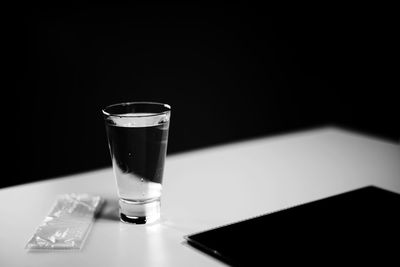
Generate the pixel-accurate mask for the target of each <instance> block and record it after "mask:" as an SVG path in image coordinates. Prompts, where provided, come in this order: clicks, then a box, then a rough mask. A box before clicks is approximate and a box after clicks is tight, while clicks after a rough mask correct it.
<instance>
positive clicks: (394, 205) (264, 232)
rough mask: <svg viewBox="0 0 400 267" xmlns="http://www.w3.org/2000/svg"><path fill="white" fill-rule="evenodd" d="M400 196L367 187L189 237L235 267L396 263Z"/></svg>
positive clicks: (190, 241) (399, 248)
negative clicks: (373, 262) (375, 261)
mask: <svg viewBox="0 0 400 267" xmlns="http://www.w3.org/2000/svg"><path fill="white" fill-rule="evenodd" d="M399 213H400V195H399V194H397V193H394V192H391V191H387V190H384V189H381V188H378V187H375V186H368V187H364V188H361V189H357V190H353V191H350V192H346V193H342V194H339V195H335V196H331V197H328V198H324V199H321V200H317V201H313V202H309V203H306V204H302V205H299V206H295V207H292V208H289V209H285V210H281V211H277V212H274V213H270V214H266V215H262V216H259V217H256V218H252V219H248V220H245V221H240V222H237V223H233V224H230V225H226V226H222V227H219V228H215V229H212V230H208V231H204V232H200V233H196V234H192V235H188V236H185V239H186V240H187V241H188V244H190V245H192V246H194V247H196V248H198V249H200V250H201V251H203V252H205V253H207V254H210V255H212V256H214V257H216V258H218V259H220V260H222V261H223V262H225V263H228V264H230V265H235V266H255V265H257V266H260V265H261V266H263V265H270V264H269V263H271V264H273V263H274V262H276V263H280V264H281V263H295V264H300V263H306V264H318V265H326V264H332V263H336V264H346V263H371V261H374V260H378V261H379V262H380V263H382V262H398V254H399V253H400V247H399V232H400V221H399V215H400V214H399Z"/></svg>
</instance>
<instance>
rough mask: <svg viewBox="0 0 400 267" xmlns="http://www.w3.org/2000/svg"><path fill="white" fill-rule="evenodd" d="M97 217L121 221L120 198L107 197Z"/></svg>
mask: <svg viewBox="0 0 400 267" xmlns="http://www.w3.org/2000/svg"><path fill="white" fill-rule="evenodd" d="M96 217H97V219H104V220H111V221H119V220H120V219H119V203H118V199H112V198H107V199H105V200H104V204H103V207H102V209H101V210H100V212H99V213H98V214H97V216H96Z"/></svg>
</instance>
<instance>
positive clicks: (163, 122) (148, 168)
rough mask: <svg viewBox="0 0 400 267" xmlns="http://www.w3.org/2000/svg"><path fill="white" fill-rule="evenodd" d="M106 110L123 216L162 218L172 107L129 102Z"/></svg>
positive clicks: (128, 218) (140, 219)
mask: <svg viewBox="0 0 400 267" xmlns="http://www.w3.org/2000/svg"><path fill="white" fill-rule="evenodd" d="M102 112H103V115H104V120H105V125H106V131H107V138H108V145H109V148H110V154H111V160H112V166H113V170H114V176H115V178H116V182H117V187H118V194H119V197H120V199H119V206H120V219H121V221H123V222H129V223H136V224H145V223H151V222H154V221H156V220H157V219H158V218H159V217H160V198H161V191H162V180H163V172H164V161H165V156H166V153H167V143H168V129H169V120H170V116H171V107H170V106H169V105H167V104H162V103H154V102H127V103H119V104H114V105H110V106H107V107H106V108H104V109H103V110H102Z"/></svg>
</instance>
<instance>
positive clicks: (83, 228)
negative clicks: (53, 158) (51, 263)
mask: <svg viewBox="0 0 400 267" xmlns="http://www.w3.org/2000/svg"><path fill="white" fill-rule="evenodd" d="M101 205H102V199H101V197H99V196H91V195H88V194H66V195H60V196H59V197H58V199H57V201H56V203H55V204H54V206H53V208H52V209H51V211H50V213H49V214H48V215H47V217H46V218H45V219H44V220H43V222H42V223H41V224H40V225H39V227H38V228H37V229H36V231H35V233H34V234H33V236H32V238H31V239H30V240H29V242H28V243H27V244H26V247H25V248H26V249H31V250H35V249H38V250H41V249H47V250H49V249H55V250H57V249H59V250H72V249H74V250H75V249H76V250H79V249H81V248H82V246H83V244H84V242H85V240H86V237H87V236H88V234H89V232H90V229H91V226H92V224H93V221H94V218H95V215H96V213H97V212H98V211H99V209H100V207H101Z"/></svg>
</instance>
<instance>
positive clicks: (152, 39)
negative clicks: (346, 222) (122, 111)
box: [0, 3, 399, 187]
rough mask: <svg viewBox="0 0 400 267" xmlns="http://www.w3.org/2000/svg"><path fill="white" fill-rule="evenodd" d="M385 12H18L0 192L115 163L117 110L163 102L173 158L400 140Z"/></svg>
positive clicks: (10, 15)
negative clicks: (316, 139) (106, 118)
mask: <svg viewBox="0 0 400 267" xmlns="http://www.w3.org/2000/svg"><path fill="white" fill-rule="evenodd" d="M390 10H391V8H390V7H383V8H377V7H375V6H356V7H350V6H348V5H346V6H340V5H338V6H334V5H328V4H327V5H325V6H321V5H319V6H290V7H279V8H277V7H268V6H252V5H243V4H242V5H221V6H216V5H213V6H206V5H197V4H179V5H178V4H170V3H169V4H138V5H132V6H129V7H128V6H92V7H80V8H68V9H66V8H63V9H61V8H32V7H26V6H25V7H20V6H14V7H10V8H9V9H8V10H7V11H6V12H5V13H6V14H5V16H4V18H5V20H6V23H5V24H4V25H5V27H4V28H5V29H4V30H3V44H5V45H6V49H4V51H3V53H4V55H3V56H4V58H5V59H6V60H5V61H4V62H5V66H6V69H7V71H6V72H5V74H6V76H7V77H6V79H11V83H8V84H11V86H10V85H4V86H5V87H4V89H5V90H3V97H2V99H3V101H2V102H3V103H2V104H3V109H2V113H3V124H2V132H3V133H6V139H5V145H4V148H5V149H4V150H3V152H4V155H7V161H6V162H5V166H4V168H3V169H4V170H7V171H9V173H10V175H7V177H6V176H4V177H3V178H2V180H1V183H0V187H1V186H8V185H14V184H20V183H24V182H30V181H36V180H41V179H47V178H52V177H57V176H61V175H66V174H72V173H77V172H80V171H85V170H91V169H96V168H100V167H104V166H110V165H111V161H110V158H109V153H108V147H107V143H106V137H105V129H104V124H103V118H102V116H101V112H100V110H101V108H102V107H104V106H106V105H109V104H113V103H116V102H126V101H141V100H150V101H158V102H165V103H169V104H170V105H171V106H172V108H173V111H172V120H171V128H170V139H169V147H168V153H170V154H171V153H177V152H181V151H185V150H189V149H195V148H199V147H204V146H209V145H214V144H219V143H225V142H231V141H234V140H239V139H246V138H249V137H254V136H265V135H275V134H279V133H283V132H288V131H293V130H298V129H303V128H308V127H314V126H319V125H326V124H335V125H340V126H344V127H349V128H351V129H355V130H357V131H361V132H365V133H367V134H371V135H375V136H379V137H381V138H384V139H388V140H391V141H398V140H399V127H398V116H397V114H396V112H397V113H398V108H397V106H396V105H397V102H398V101H397V100H396V98H395V93H396V92H395V91H396V89H397V88H398V84H397V82H395V75H396V74H395V68H394V67H393V65H394V64H395V63H396V62H397V61H396V60H395V57H394V56H395V53H394V51H395V49H394V48H395V47H396V45H395V42H394V40H395V35H396V33H397V31H395V29H394V28H395V27H394V17H393V16H391V15H390V12H389V11H390ZM5 84H6V83H5ZM6 92H7V93H6ZM396 119H397V121H396Z"/></svg>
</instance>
